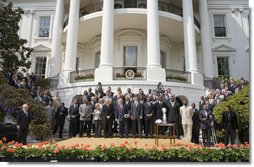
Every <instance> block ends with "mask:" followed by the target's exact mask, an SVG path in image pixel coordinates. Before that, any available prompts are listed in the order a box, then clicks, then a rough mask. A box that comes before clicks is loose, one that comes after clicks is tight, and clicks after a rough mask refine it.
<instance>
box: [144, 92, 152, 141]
mask: <svg viewBox="0 0 254 167" xmlns="http://www.w3.org/2000/svg"><path fill="white" fill-rule="evenodd" d="M151 100H152V97H151V96H149V97H147V98H146V103H144V104H143V107H144V117H145V137H146V138H147V137H148V134H149V135H150V137H153V125H154V104H153V103H152V102H151Z"/></svg>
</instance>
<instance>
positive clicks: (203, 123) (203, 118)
mask: <svg viewBox="0 0 254 167" xmlns="http://www.w3.org/2000/svg"><path fill="white" fill-rule="evenodd" d="M205 112H206V113H207V114H205ZM199 120H200V128H201V129H207V128H210V127H211V125H212V124H213V123H214V118H213V115H212V112H211V110H202V111H200V112H199Z"/></svg>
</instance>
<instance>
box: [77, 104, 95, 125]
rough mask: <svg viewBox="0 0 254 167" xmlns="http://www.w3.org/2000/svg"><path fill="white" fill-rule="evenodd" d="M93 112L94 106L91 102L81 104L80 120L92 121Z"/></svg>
mask: <svg viewBox="0 0 254 167" xmlns="http://www.w3.org/2000/svg"><path fill="white" fill-rule="evenodd" d="M85 107H86V108H85ZM92 114H93V108H92V105H91V104H90V103H89V104H87V105H85V104H82V105H80V107H79V115H80V117H79V120H80V121H91V120H92Z"/></svg>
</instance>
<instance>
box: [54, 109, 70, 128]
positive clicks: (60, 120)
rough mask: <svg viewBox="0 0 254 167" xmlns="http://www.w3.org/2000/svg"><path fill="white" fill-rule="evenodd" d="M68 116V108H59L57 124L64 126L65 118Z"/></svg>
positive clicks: (56, 116)
mask: <svg viewBox="0 0 254 167" xmlns="http://www.w3.org/2000/svg"><path fill="white" fill-rule="evenodd" d="M67 115H68V109H67V108H66V107H58V108H57V112H56V115H55V118H56V122H58V123H59V124H64V122H65V117H66V116H67Z"/></svg>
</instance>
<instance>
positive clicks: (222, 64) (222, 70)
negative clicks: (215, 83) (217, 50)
mask: <svg viewBox="0 0 254 167" xmlns="http://www.w3.org/2000/svg"><path fill="white" fill-rule="evenodd" d="M217 64H218V75H223V76H229V64H228V57H218V58H217Z"/></svg>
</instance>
